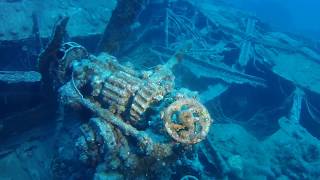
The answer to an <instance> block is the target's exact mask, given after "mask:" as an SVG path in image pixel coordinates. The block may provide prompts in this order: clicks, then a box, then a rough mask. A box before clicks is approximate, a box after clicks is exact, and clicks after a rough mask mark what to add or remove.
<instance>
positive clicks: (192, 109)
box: [162, 98, 212, 144]
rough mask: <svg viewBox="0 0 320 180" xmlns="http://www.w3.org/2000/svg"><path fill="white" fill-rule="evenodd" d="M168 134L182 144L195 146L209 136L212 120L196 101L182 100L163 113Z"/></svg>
mask: <svg viewBox="0 0 320 180" xmlns="http://www.w3.org/2000/svg"><path fill="white" fill-rule="evenodd" d="M162 118H163V120H164V125H165V128H166V130H167V132H168V134H169V135H170V136H171V137H172V138H173V139H175V140H176V141H178V142H180V143H185V144H195V143H198V142H200V141H202V140H203V139H204V138H205V137H206V136H207V134H208V132H209V128H210V125H211V123H212V120H211V118H210V115H209V113H208V111H207V109H206V108H205V107H204V106H203V105H202V104H200V103H199V102H198V101H196V100H195V99H191V98H182V99H179V100H177V101H175V102H173V103H172V104H170V105H169V107H167V108H166V109H165V110H164V112H163V113H162Z"/></svg>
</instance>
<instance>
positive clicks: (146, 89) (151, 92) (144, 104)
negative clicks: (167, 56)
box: [130, 67, 174, 123]
mask: <svg viewBox="0 0 320 180" xmlns="http://www.w3.org/2000/svg"><path fill="white" fill-rule="evenodd" d="M173 80H174V78H173V74H172V72H171V71H168V70H167V69H165V67H160V68H159V69H157V70H156V71H155V72H154V73H153V74H152V75H151V76H150V77H149V78H148V79H147V80H146V82H145V83H144V84H143V85H142V86H141V88H140V89H139V90H138V91H137V92H136V95H135V96H134V99H133V102H132V105H131V109H130V120H131V121H132V122H133V123H138V122H139V121H141V120H142V119H143V118H142V116H143V114H144V113H145V112H146V111H147V109H148V108H150V106H151V105H152V104H154V103H156V102H159V101H161V100H162V99H163V97H164V96H165V95H167V94H168V93H169V92H171V91H172V89H173Z"/></svg>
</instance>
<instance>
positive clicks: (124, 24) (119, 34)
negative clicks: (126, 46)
mask: <svg viewBox="0 0 320 180" xmlns="http://www.w3.org/2000/svg"><path fill="white" fill-rule="evenodd" d="M146 5H147V1H146V0H134V1H131V0H120V1H118V3H117V6H116V8H115V9H114V11H113V13H112V16H111V18H110V21H109V23H108V25H107V27H106V29H105V31H104V34H103V37H102V38H101V40H100V42H99V44H98V50H99V51H103V52H108V53H109V54H112V55H115V54H116V53H118V51H119V50H120V46H122V43H123V42H124V41H125V40H126V38H127V37H128V35H130V33H131V32H132V30H131V25H132V24H133V23H134V21H135V19H136V18H137V16H138V15H139V13H140V12H141V11H142V9H143V8H145V6H146Z"/></svg>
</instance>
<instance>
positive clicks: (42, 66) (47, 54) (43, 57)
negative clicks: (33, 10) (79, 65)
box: [38, 17, 69, 91]
mask: <svg viewBox="0 0 320 180" xmlns="http://www.w3.org/2000/svg"><path fill="white" fill-rule="evenodd" d="M68 21H69V18H68V17H64V18H62V19H60V20H59V21H58V22H57V23H56V26H55V29H54V31H53V35H52V38H51V40H50V42H49V43H48V45H47V47H46V48H45V49H44V50H43V51H42V52H41V53H40V55H39V58H38V68H39V72H40V74H41V76H42V83H43V84H44V85H43V86H44V88H46V89H47V90H48V91H49V89H48V88H52V85H53V84H52V83H53V82H52V79H50V77H52V75H51V73H53V72H52V69H51V68H52V66H55V65H56V64H57V63H58V62H57V59H59V57H58V56H59V48H60V46H61V45H62V43H63V38H64V36H65V33H66V26H67V23H68Z"/></svg>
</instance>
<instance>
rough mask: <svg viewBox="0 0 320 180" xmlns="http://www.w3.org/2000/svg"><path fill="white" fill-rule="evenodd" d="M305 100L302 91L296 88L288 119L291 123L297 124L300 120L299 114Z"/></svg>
mask: <svg viewBox="0 0 320 180" xmlns="http://www.w3.org/2000/svg"><path fill="white" fill-rule="evenodd" d="M304 98H305V93H304V92H303V90H302V89H300V88H298V87H297V88H296V89H295V90H294V92H293V97H292V99H293V103H292V107H291V111H290V114H289V119H290V120H291V121H292V123H296V124H299V123H300V118H301V112H302V110H301V109H302V104H303V101H304Z"/></svg>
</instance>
